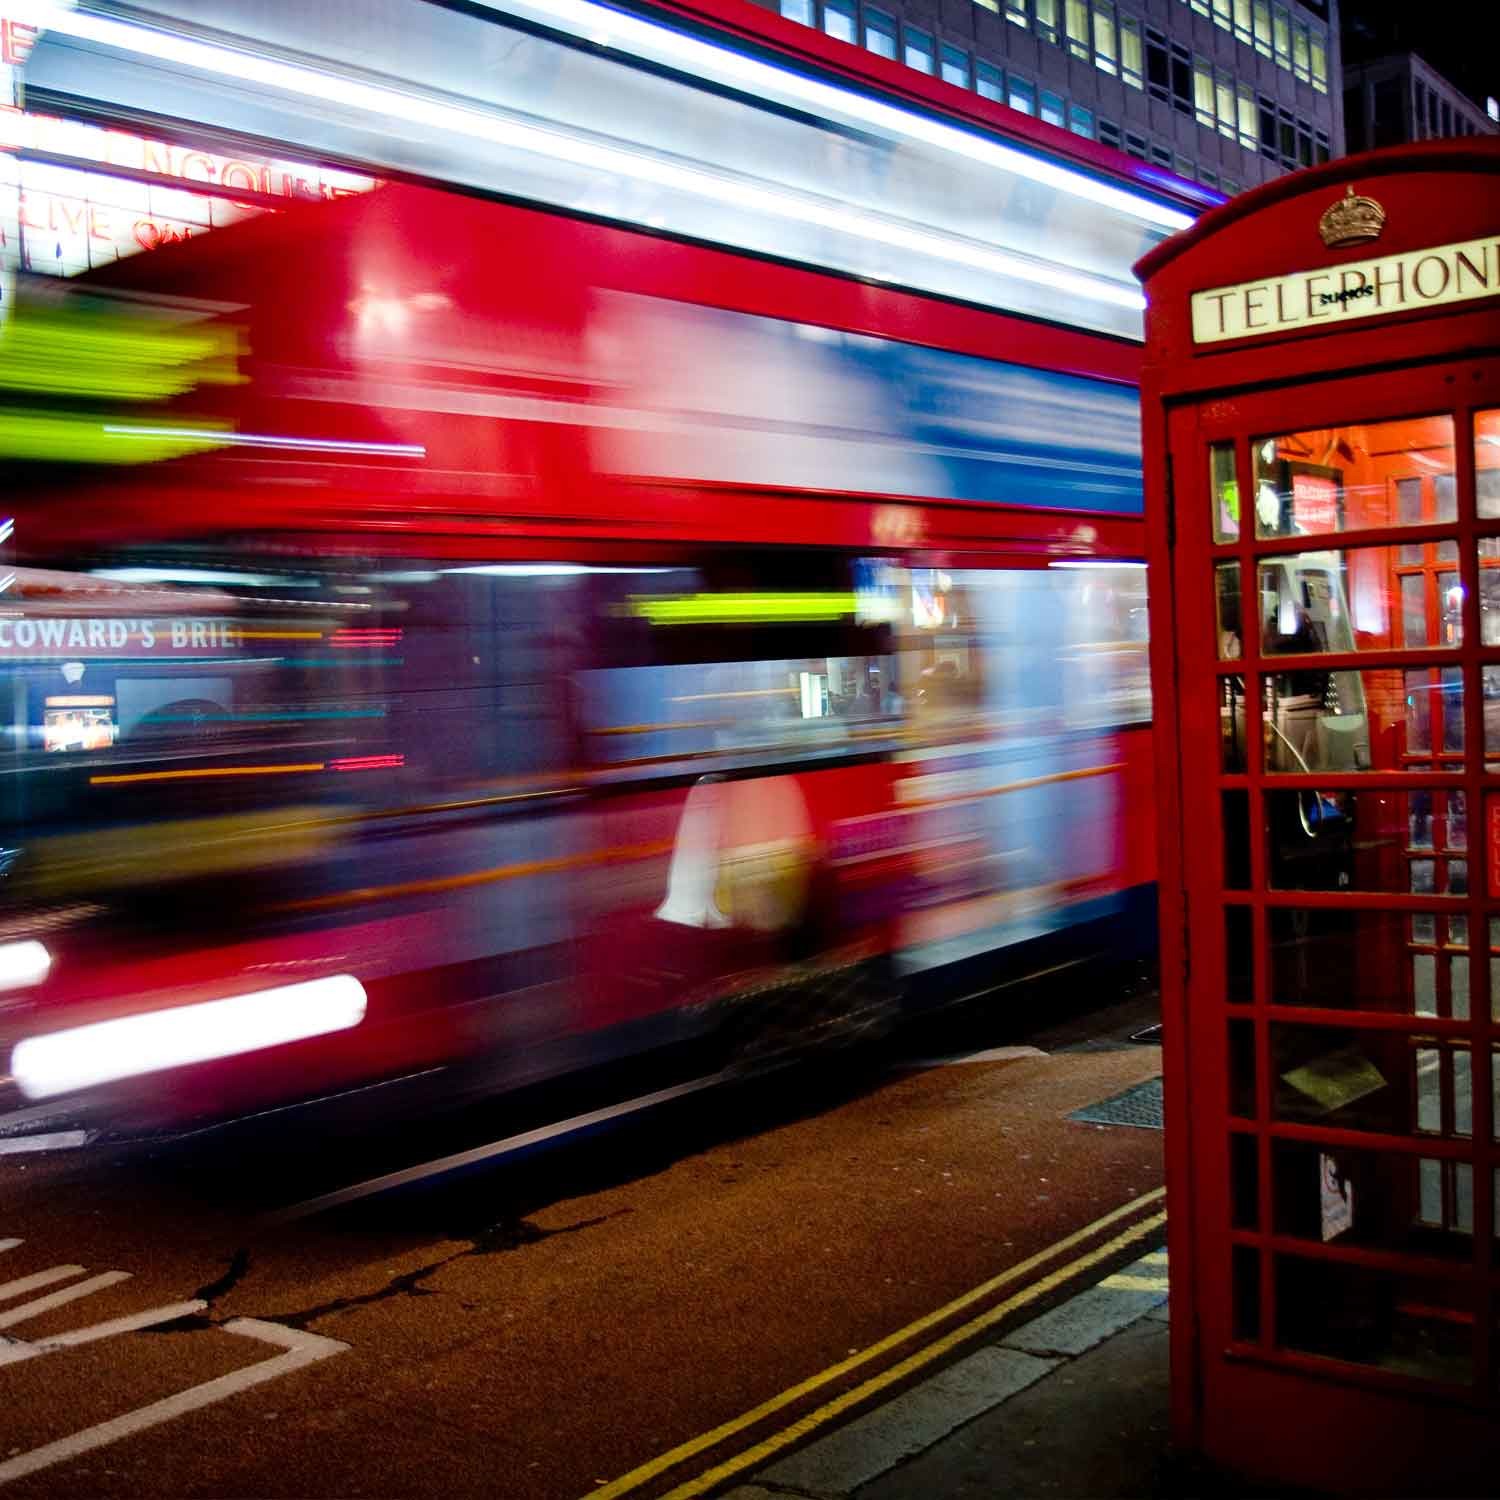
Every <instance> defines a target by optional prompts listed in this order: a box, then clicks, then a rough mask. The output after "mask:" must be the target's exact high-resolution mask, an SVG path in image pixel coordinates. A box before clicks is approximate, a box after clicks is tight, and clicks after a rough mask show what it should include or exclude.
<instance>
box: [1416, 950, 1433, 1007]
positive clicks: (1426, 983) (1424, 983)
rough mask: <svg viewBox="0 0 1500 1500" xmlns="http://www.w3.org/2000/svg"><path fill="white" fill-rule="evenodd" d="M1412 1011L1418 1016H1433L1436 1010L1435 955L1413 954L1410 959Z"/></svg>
mask: <svg viewBox="0 0 1500 1500" xmlns="http://www.w3.org/2000/svg"><path fill="white" fill-rule="evenodd" d="M1411 991H1412V1009H1413V1010H1414V1011H1415V1012H1416V1013H1417V1015H1419V1016H1435V1015H1436V1014H1437V1013H1438V1008H1437V955H1436V954H1435V953H1414V954H1412V958H1411Z"/></svg>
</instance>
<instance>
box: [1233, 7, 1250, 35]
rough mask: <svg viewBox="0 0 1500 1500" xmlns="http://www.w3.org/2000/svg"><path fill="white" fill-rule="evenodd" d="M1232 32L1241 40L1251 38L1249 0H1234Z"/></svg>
mask: <svg viewBox="0 0 1500 1500" xmlns="http://www.w3.org/2000/svg"><path fill="white" fill-rule="evenodd" d="M1234 34H1235V36H1236V37H1238V38H1239V40H1240V41H1242V42H1248V41H1250V39H1251V31H1250V0H1234Z"/></svg>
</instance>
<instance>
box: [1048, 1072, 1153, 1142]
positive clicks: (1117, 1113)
mask: <svg viewBox="0 0 1500 1500" xmlns="http://www.w3.org/2000/svg"><path fill="white" fill-rule="evenodd" d="M1068 1118H1069V1119H1070V1120H1080V1121H1082V1122H1083V1123H1084V1124H1086V1125H1139V1126H1141V1127H1142V1128H1143V1129H1145V1130H1160V1129H1161V1079H1160V1078H1148V1079H1147V1080H1146V1081H1145V1083H1138V1084H1136V1086H1135V1087H1134V1088H1130V1089H1126V1090H1125V1092H1124V1093H1123V1094H1116V1095H1115V1096H1114V1097H1113V1098H1112V1099H1101V1100H1100V1101H1099V1102H1098V1103H1097V1104H1086V1105H1084V1107H1083V1108H1082V1109H1075V1110H1074V1111H1073V1113H1072V1114H1070V1115H1069V1116H1068Z"/></svg>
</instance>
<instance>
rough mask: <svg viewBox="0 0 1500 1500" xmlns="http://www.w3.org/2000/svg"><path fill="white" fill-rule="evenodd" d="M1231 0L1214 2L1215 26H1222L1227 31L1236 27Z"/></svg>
mask: <svg viewBox="0 0 1500 1500" xmlns="http://www.w3.org/2000/svg"><path fill="white" fill-rule="evenodd" d="M1229 4H1230V0H1214V24H1215V25H1216V26H1222V27H1223V28H1224V30H1225V31H1230V30H1232V29H1233V27H1234V19H1233V16H1232V15H1231V13H1230V9H1229Z"/></svg>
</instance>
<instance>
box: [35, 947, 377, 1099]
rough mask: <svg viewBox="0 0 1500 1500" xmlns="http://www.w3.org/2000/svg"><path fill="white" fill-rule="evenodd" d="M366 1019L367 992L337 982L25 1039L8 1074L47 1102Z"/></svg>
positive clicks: (350, 982)
mask: <svg viewBox="0 0 1500 1500" xmlns="http://www.w3.org/2000/svg"><path fill="white" fill-rule="evenodd" d="M364 1015H365V989H364V986H363V985H362V984H361V983H360V982H359V980H357V979H355V978H354V976H353V975H352V974H335V975H333V976H331V977H329V978H326V979H309V980H306V981H304V982H303V983H300V984H288V985H283V986H280V987H279V988H277V989H270V990H256V991H253V992H252V993H250V994H247V995H235V996H232V997H231V998H229V999H227V1000H208V1001H204V1002H202V1003H200V1004H197V1005H179V1006H175V1007H173V1008H171V1009H168V1010H153V1011H145V1012H142V1013H141V1014H139V1015H134V1016H122V1017H120V1018H118V1019H116V1020H112V1021H98V1022H95V1023H94V1024H92V1025H88V1026H75V1027H72V1028H71V1029H69V1030H67V1031H54V1032H51V1033H48V1034H47V1035H44V1036H34V1037H27V1038H26V1039H25V1040H24V1041H22V1042H18V1043H17V1044H16V1048H15V1051H14V1052H12V1053H11V1059H10V1071H11V1073H12V1074H13V1075H14V1077H15V1080H16V1082H17V1084H19V1085H20V1088H21V1092H22V1093H23V1094H25V1095H26V1097H27V1098H28V1099H50V1098H52V1097H54V1096H55V1095H58V1094H70V1093H73V1092H75V1091H76V1090H78V1089H87V1088H95V1087H97V1086H99V1085H100V1084H105V1083H116V1082H119V1081H120V1080H121V1079H125V1078H138V1077H141V1076H142V1075H144V1074H148V1073H159V1072H162V1071H163V1070H164V1069H167V1068H181V1067H186V1066H188V1065H189V1064H192V1063H203V1062H211V1061H213V1060H214V1059H216V1058H224V1057H240V1056H243V1055H244V1054H245V1053H247V1052H259V1051H262V1050H263V1049H265V1048H267V1047H279V1046H282V1045H284V1044H285V1043H287V1042H297V1041H302V1040H304V1039H306V1038H308V1037H314V1036H326V1035H328V1034H329V1033H331V1032H336V1031H347V1030H348V1029H349V1028H350V1027H352V1026H357V1025H359V1023H360V1022H361V1021H362V1020H363V1019H364Z"/></svg>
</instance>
